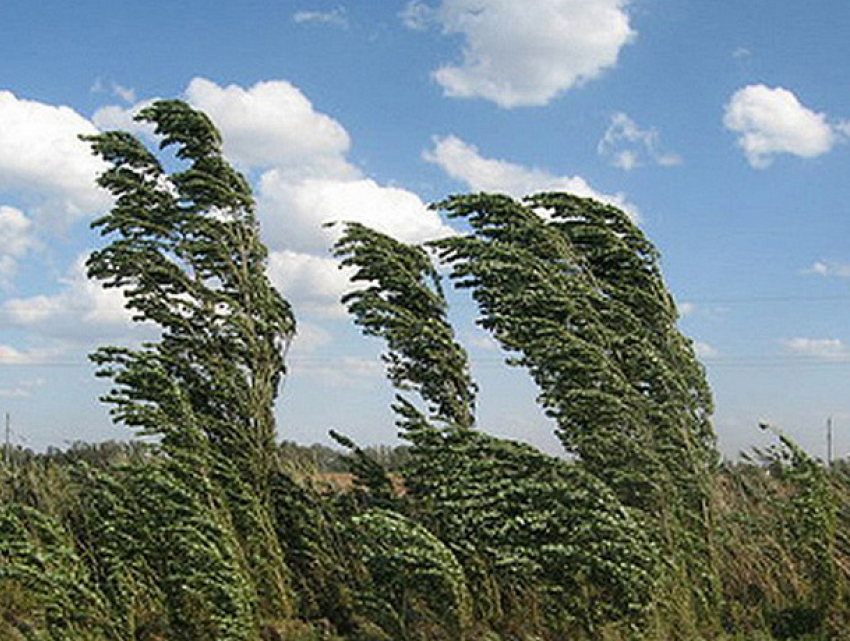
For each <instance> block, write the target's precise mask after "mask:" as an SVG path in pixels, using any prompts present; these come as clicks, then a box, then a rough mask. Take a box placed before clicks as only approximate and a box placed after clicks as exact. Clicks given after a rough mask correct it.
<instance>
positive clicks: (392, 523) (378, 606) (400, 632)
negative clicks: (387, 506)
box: [353, 510, 471, 640]
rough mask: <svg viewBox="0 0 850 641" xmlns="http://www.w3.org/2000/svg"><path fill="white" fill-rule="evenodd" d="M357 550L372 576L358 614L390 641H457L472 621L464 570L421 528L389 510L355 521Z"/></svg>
mask: <svg viewBox="0 0 850 641" xmlns="http://www.w3.org/2000/svg"><path fill="white" fill-rule="evenodd" d="M353 526H354V532H355V536H356V540H357V543H358V546H357V549H358V551H359V554H360V556H361V558H362V559H363V562H364V563H365V565H366V567H367V568H368V570H369V573H370V576H371V581H372V585H371V588H372V589H371V591H369V592H366V593H365V594H363V595H362V596H361V603H360V607H361V609H363V610H365V612H366V613H368V614H371V615H372V616H373V617H374V618H375V620H376V621H377V622H378V623H379V624H380V625H381V626H382V627H383V628H384V629H385V630H386V631H387V632H389V633H390V634H391V635H392V638H394V639H399V640H402V639H420V638H427V639H446V640H448V639H459V638H461V637H462V635H463V631H464V629H466V628H467V627H468V626H469V624H470V621H471V616H470V615H471V612H470V604H469V593H468V591H467V586H466V581H465V577H464V572H463V569H462V568H461V566H460V564H459V563H458V561H457V559H455V557H454V555H453V554H452V552H451V551H450V550H449V548H447V547H446V546H445V545H444V544H443V543H442V542H441V541H440V540H439V539H438V538H437V537H435V536H434V535H433V534H431V533H430V532H428V530H426V529H425V528H423V527H422V526H421V525H419V524H417V523H415V522H414V521H411V520H410V519H408V518H405V517H404V516H402V515H400V514H398V513H396V512H390V511H384V510H370V511H367V512H364V513H363V514H360V515H358V516H355V517H354V519H353Z"/></svg>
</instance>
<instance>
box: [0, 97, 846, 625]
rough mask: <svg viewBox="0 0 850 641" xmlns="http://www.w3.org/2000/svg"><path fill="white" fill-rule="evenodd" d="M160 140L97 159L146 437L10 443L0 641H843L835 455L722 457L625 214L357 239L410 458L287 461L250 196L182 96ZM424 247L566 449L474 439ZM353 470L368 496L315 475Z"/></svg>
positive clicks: (476, 203) (95, 274) (479, 430)
mask: <svg viewBox="0 0 850 641" xmlns="http://www.w3.org/2000/svg"><path fill="white" fill-rule="evenodd" d="M139 118H140V119H141V120H143V121H146V122H149V123H151V124H153V125H154V129H155V131H156V132H157V135H158V136H159V137H160V140H161V147H162V148H163V149H165V150H166V151H170V152H173V154H171V156H169V155H168V154H167V153H163V152H162V150H160V152H154V151H151V150H149V149H148V148H147V147H146V146H145V145H144V144H142V143H141V142H140V141H139V140H137V139H136V138H134V137H133V136H131V135H130V134H126V133H122V132H108V133H104V134H99V135H97V136H93V137H90V138H88V140H89V141H90V142H91V144H92V147H93V149H94V151H95V152H96V153H97V154H98V155H100V156H101V157H102V158H103V159H104V160H105V161H106V162H107V164H108V166H109V168H108V169H107V170H106V172H105V173H104V174H103V175H102V176H101V178H100V184H101V185H102V186H104V187H105V188H106V189H108V190H109V191H110V192H111V193H112V195H113V196H114V198H115V206H114V208H113V209H112V211H111V212H110V213H108V214H107V215H105V216H103V217H102V218H101V219H99V220H97V221H96V222H95V223H94V227H95V228H97V229H99V230H100V232H101V233H102V235H103V236H104V238H105V244H104V246H103V247H102V248H101V249H100V250H98V251H96V252H94V253H93V254H92V256H91V258H90V260H89V273H90V276H91V277H92V278H95V279H98V280H100V281H101V282H102V283H103V284H104V285H106V286H107V287H116V288H120V289H121V290H122V291H123V292H124V295H125V298H126V302H127V305H128V307H129V308H130V310H132V312H133V314H134V316H135V318H136V320H138V321H143V322H147V323H150V324H153V325H155V326H156V327H157V328H158V329H159V330H160V336H159V338H158V339H157V340H155V341H152V342H150V343H147V344H144V345H142V346H141V347H140V348H137V349H127V348H118V347H105V348H102V349H101V350H99V351H98V352H96V353H95V354H94V355H93V360H94V361H95V363H97V364H98V365H99V374H100V375H101V376H104V377H107V378H110V379H111V380H112V382H113V384H114V387H113V389H112V391H111V392H110V393H109V394H108V395H107V396H106V397H105V400H106V401H107V402H108V403H110V404H111V406H112V414H113V416H114V418H115V419H116V420H117V421H119V422H123V423H125V424H126V425H128V426H130V427H132V428H135V429H137V430H140V431H141V432H142V433H145V434H149V435H153V436H155V437H156V438H155V439H153V443H149V444H147V445H145V446H121V445H115V444H112V445H110V446H108V447H107V446H103V447H85V446H75V447H74V448H72V450H71V451H69V452H64V453H60V452H55V451H52V452H48V453H47V454H45V455H37V454H34V453H31V452H24V451H22V450H19V449H15V450H12V451H7V452H5V453H4V457H3V463H2V464H0V638H3V639H7V638H8V639H10V641H21V640H37V641H42V640H44V641H67V640H68V639H74V640H77V639H80V640H82V641H107V640H108V641H125V640H126V641H131V640H133V641H161V640H162V639H176V640H178V641H180V640H185V641H194V640H196V639H213V640H217V639H222V640H234V641H236V640H238V641H255V640H258V641H260V640H261V641H277V640H280V639H285V640H287V641H319V640H320V639H321V640H322V641H378V640H381V641H390V640H392V641H432V640H433V641H438V640H440V641H442V640H446V641H448V640H452V641H454V640H461V641H462V640H469V641H472V640H475V641H478V640H479V639H486V640H488V641H508V640H510V641H556V640H560V639H577V640H581V639H587V640H590V639H600V640H605V641H625V640H627V639H628V640H629V641H637V640H639V639H644V640H652V641H661V640H662V639H663V640H665V641H666V640H668V639H681V640H682V641H694V640H698V639H705V640H708V639H712V640H717V641H720V640H728V641H731V640H732V639H734V640H735V641H743V640H744V639H764V640H766V639H772V638H776V639H803V638H805V639H808V640H809V641H814V640H816V639H817V640H820V639H827V638H843V637H841V636H840V635H841V634H842V633H845V632H846V629H847V628H848V625H850V615H848V612H850V596H848V595H850V592H848V590H847V585H848V583H847V581H848V579H850V537H849V536H848V535H847V532H848V531H850V512H848V510H847V509H846V506H847V505H848V504H850V473H848V471H847V470H848V467H847V465H846V463H841V464H838V465H835V466H830V468H828V469H824V468H823V467H822V466H821V464H820V463H819V462H818V461H815V460H814V459H812V458H811V457H809V456H808V455H806V454H805V452H803V451H802V450H801V449H800V448H798V447H797V446H796V445H794V444H793V443H792V442H791V441H789V440H788V439H786V438H785V437H784V436H783V435H781V434H780V443H781V448H780V449H777V450H773V451H770V452H768V453H766V454H764V455H763V456H762V458H761V459H760V460H759V461H758V462H757V463H747V464H738V465H729V464H727V465H725V466H723V467H721V466H719V465H718V456H717V452H716V450H715V447H714V435H713V432H712V428H711V424H710V413H711V397H710V393H709V390H708V386H707V384H706V381H705V377H704V374H703V370H702V367H701V366H700V365H699V363H698V361H697V360H696V358H695V356H694V353H693V349H692V348H691V345H690V343H689V341H688V340H687V339H686V338H685V337H683V336H682V335H681V333H680V332H679V331H678V329H677V327H676V310H675V306H674V304H673V301H672V299H671V297H670V295H669V293H668V292H667V289H666V287H665V285H664V282H663V280H662V278H661V273H660V269H659V266H658V255H657V252H656V251H655V249H654V248H653V246H652V245H651V243H650V242H649V241H648V240H647V239H646V237H645V236H644V235H643V233H642V232H641V231H640V229H639V228H638V227H637V226H635V225H634V224H633V223H632V221H630V220H629V218H628V216H626V214H624V213H623V212H622V211H620V210H618V209H617V208H615V207H611V206H609V205H604V204H601V203H598V202H595V201H592V200H588V199H582V198H577V197H575V196H571V195H568V194H539V195H536V196H532V197H529V198H526V199H524V200H522V201H516V200H513V199H511V198H508V197H506V196H494V195H486V194H478V195H472V196H457V197H452V198H449V199H448V200H446V201H444V202H443V203H440V204H438V205H436V206H435V207H437V208H438V209H441V210H442V211H444V212H445V213H446V214H447V215H448V216H449V217H453V218H457V219H462V220H463V221H465V225H464V228H465V229H466V230H467V232H466V233H465V234H464V235H456V236H451V237H448V238H444V239H440V240H437V241H434V242H432V243H429V244H428V245H426V246H415V245H407V244H404V243H401V242H399V241H397V240H394V239H392V238H390V237H388V236H386V235H384V234H381V233H379V232H377V231H374V230H371V229H368V228H367V227H364V226H362V225H359V224H347V225H346V226H345V227H344V229H343V233H342V236H341V238H340V240H339V241H338V243H337V244H336V246H335V248H334V252H335V254H336V256H337V257H339V258H341V259H342V261H341V262H342V264H343V265H344V266H347V267H350V268H353V272H354V282H355V283H356V284H358V285H359V289H357V290H355V291H353V292H352V293H350V294H349V295H347V296H346V297H345V298H344V303H345V304H346V305H347V306H348V309H349V311H350V312H351V314H352V315H353V317H354V321H355V323H357V324H358V325H359V326H360V327H361V328H362V329H363V331H364V333H366V334H368V335H372V336H377V337H380V338H383V339H384V340H385V341H386V344H387V353H386V355H385V357H384V360H385V362H386V364H387V370H388V375H389V379H390V382H391V383H392V384H393V385H395V386H396V388H398V389H399V391H400V394H399V395H398V396H397V397H396V402H395V405H394V409H395V411H396V414H397V424H398V426H399V428H400V430H401V436H402V437H403V438H404V439H405V440H406V442H407V444H406V445H405V446H404V448H403V449H402V450H400V451H392V452H389V453H388V452H387V451H386V448H378V449H375V448H371V449H370V448H360V447H358V446H357V445H356V444H355V443H354V442H353V441H352V440H351V439H348V438H347V437H345V436H342V435H340V434H336V433H334V434H333V437H334V438H335V439H336V440H337V442H338V443H339V444H341V445H343V446H344V447H345V448H347V449H348V450H349V454H348V455H347V456H344V455H342V454H340V453H337V452H334V451H330V450H329V448H324V449H321V448H320V450H321V451H320V450H315V451H313V450H308V451H307V452H305V451H303V450H301V449H300V448H297V447H293V446H292V445H291V444H278V443H277V442H276V433H275V421H274V415H273V405H274V402H275V399H276V397H277V393H278V388H279V384H280V382H281V381H282V379H283V377H284V375H285V374H286V367H285V354H286V349H287V347H288V345H289V342H290V340H291V338H292V336H293V334H294V332H295V320H294V316H293V312H292V310H291V309H290V307H289V305H288V303H287V302H286V301H285V300H284V299H283V298H282V296H281V295H280V294H279V293H278V292H277V291H276V290H275V289H274V288H272V286H271V285H270V283H269V281H268V278H267V277H266V274H265V268H266V249H265V247H264V246H263V245H262V243H261V242H260V240H259V235H258V234H259V230H258V226H257V221H256V219H255V217H254V203H253V199H252V196H251V192H250V189H249V187H248V184H247V182H246V181H245V179H244V178H243V177H242V176H241V175H239V174H238V173H237V172H236V171H234V170H233V168H232V167H230V165H229V164H228V163H227V162H226V161H225V159H224V158H223V156H222V154H221V139H220V137H219V134H218V132H217V131H216V130H215V128H214V127H213V125H212V123H211V122H210V121H209V119H207V118H206V116H204V115H203V114H201V113H199V112H197V111H194V110H192V109H191V108H190V107H188V106H187V105H185V104H184V103H182V102H179V101H161V102H157V103H154V104H153V105H151V106H150V107H147V108H145V109H144V110H142V111H141V112H140V114H139ZM434 255H436V256H438V257H441V258H442V260H443V261H444V262H445V264H446V265H447V266H448V268H449V270H450V278H451V279H452V280H454V282H455V285H456V286H458V287H460V288H462V289H468V290H470V292H471V294H472V297H473V299H474V300H475V301H476V303H477V304H478V307H479V310H480V318H479V323H480V324H481V325H482V326H483V327H484V328H486V329H488V330H489V331H491V332H492V333H493V335H494V337H495V338H496V340H497V341H498V342H499V343H500V344H501V345H502V347H503V348H505V349H506V350H507V351H508V352H510V354H511V358H510V362H512V363H514V364H518V365H521V366H524V367H526V368H527V369H528V371H529V372H530V374H531V376H532V378H533V379H534V381H535V382H536V383H537V385H538V387H539V389H540V397H539V400H540V403H541V405H542V407H543V409H544V410H545V412H546V413H547V414H548V415H549V416H550V417H552V418H553V419H554V421H555V425H556V428H555V429H556V433H557V435H558V436H559V438H560V440H561V442H562V443H563V445H564V448H565V450H566V454H567V456H565V457H563V458H559V457H555V456H551V455H547V454H544V453H543V452H540V451H538V450H537V449H535V448H534V447H532V446H530V445H527V444H522V443H517V442H513V441H509V440H506V439H502V438H497V437H494V436H491V435H488V434H487V433H486V432H484V431H483V430H484V429H486V426H482V425H479V424H478V423H477V422H476V417H475V395H476V390H477V388H476V385H475V383H474V382H473V380H472V377H471V375H470V366H469V362H468V359H467V354H466V351H465V350H464V348H463V347H462V345H461V344H460V343H459V342H458V341H457V340H456V338H455V332H454V329H453V328H452V326H451V324H450V323H449V320H448V318H449V315H448V304H447V300H446V297H445V296H444V292H443V290H442V287H441V279H440V277H439V272H438V270H437V268H436V267H435V266H434V264H433V263H432V256H434ZM417 396H418V398H417ZM473 427H475V428H476V429H471V428H473ZM320 454H321V456H320ZM388 454H389V455H388ZM399 454H401V455H399ZM341 461H346V462H347V464H348V466H349V468H350V470H351V472H353V476H354V479H353V483H352V482H351V481H352V479H351V477H342V478H339V477H333V478H332V479H329V478H328V476H327V475H324V474H321V473H320V472H327V471H329V470H331V469H332V468H333V469H335V468H336V466H337V465H339V464H340V462H341ZM387 462H391V463H392V471H390V470H389V469H388V468H387V465H386V464H385V463H387ZM330 480H333V481H334V482H328V481H330ZM337 481H342V482H341V483H337V484H335V483H336V482H337ZM340 486H344V487H345V488H348V487H349V486H351V489H341V488H340Z"/></svg>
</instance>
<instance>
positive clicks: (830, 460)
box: [826, 416, 832, 469]
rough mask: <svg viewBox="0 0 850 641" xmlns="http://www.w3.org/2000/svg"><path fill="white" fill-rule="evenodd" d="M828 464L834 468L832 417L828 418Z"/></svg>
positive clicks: (828, 466)
mask: <svg viewBox="0 0 850 641" xmlns="http://www.w3.org/2000/svg"><path fill="white" fill-rule="evenodd" d="M826 465H827V468H829V469H831V468H832V417H831V416H830V417H829V418H827V419H826Z"/></svg>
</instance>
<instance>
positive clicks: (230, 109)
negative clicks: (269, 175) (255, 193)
mask: <svg viewBox="0 0 850 641" xmlns="http://www.w3.org/2000/svg"><path fill="white" fill-rule="evenodd" d="M186 98H187V100H188V101H189V103H191V104H192V105H193V106H194V107H197V108H198V109H201V110H202V111H204V112H205V113H206V114H207V115H208V116H209V117H210V118H212V120H213V122H215V124H216V126H218V128H219V129H220V130H221V132H222V136H223V138H224V152H225V154H226V155H227V157H228V158H229V159H231V160H232V161H234V162H236V163H239V164H241V165H246V166H250V167H260V168H263V167H265V168H268V167H274V168H275V169H277V170H278V171H280V172H285V173H286V174H287V175H288V176H298V177H303V176H305V175H317V174H318V175H332V176H334V177H343V176H345V177H358V176H359V171H358V170H357V169H356V168H355V167H353V166H352V165H351V164H349V163H348V162H347V161H346V159H345V154H346V153H347V152H348V150H349V148H350V147H351V139H350V137H349V135H348V132H347V131H346V130H345V128H344V127H343V126H342V125H341V124H339V123H338V122H337V121H336V120H334V119H333V118H331V117H330V116H327V115H325V114H323V113H320V112H318V111H316V110H315V109H314V107H313V105H312V103H311V102H310V101H309V100H308V99H307V97H306V96H305V95H304V94H303V93H302V92H301V91H300V90H299V89H298V88H297V87H295V86H293V85H291V84H290V83H288V82H285V81H283V80H273V81H268V82H259V83H257V84H255V85H254V86H253V87H251V88H249V89H245V88H243V87H240V86H238V85H228V86H227V87H221V86H219V85H217V84H216V83H214V82H211V81H209V80H206V79H204V78H195V79H193V80H192V81H191V82H190V83H189V87H188V88H187V89H186Z"/></svg>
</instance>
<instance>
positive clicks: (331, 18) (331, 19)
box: [292, 7, 348, 29]
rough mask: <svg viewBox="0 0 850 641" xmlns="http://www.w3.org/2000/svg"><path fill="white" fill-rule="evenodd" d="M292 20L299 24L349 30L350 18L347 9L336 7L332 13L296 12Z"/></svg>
mask: <svg viewBox="0 0 850 641" xmlns="http://www.w3.org/2000/svg"><path fill="white" fill-rule="evenodd" d="M292 20H293V21H295V22H296V23H298V24H305V23H314V24H324V25H330V26H334V27H340V28H342V29H347V28H348V16H347V15H346V13H345V7H336V8H334V9H331V10H330V11H296V12H295V13H294V14H293V15H292Z"/></svg>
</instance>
